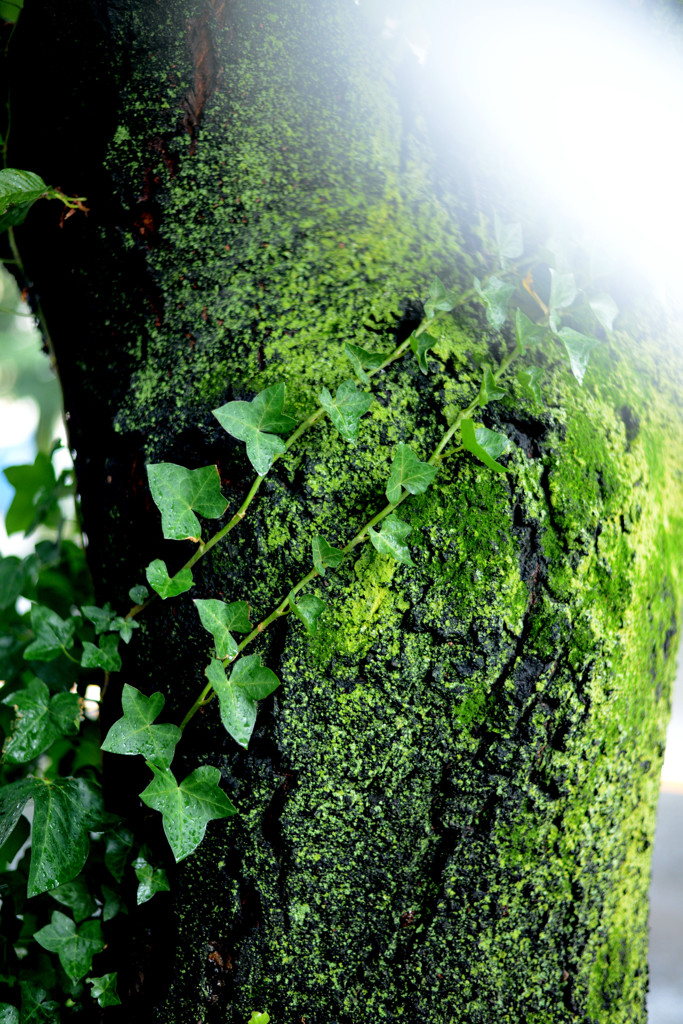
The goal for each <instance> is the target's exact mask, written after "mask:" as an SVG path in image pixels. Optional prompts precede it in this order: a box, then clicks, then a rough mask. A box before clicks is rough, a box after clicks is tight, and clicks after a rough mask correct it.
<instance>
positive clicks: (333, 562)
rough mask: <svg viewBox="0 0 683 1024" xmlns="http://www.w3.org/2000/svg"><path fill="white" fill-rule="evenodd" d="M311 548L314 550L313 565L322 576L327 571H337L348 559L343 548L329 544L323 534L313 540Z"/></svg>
mask: <svg viewBox="0 0 683 1024" xmlns="http://www.w3.org/2000/svg"><path fill="white" fill-rule="evenodd" d="M311 547H312V548H313V565H314V566H315V568H316V569H317V570H318V572H319V573H320V575H321V576H324V575H325V569H336V568H337V566H338V565H341V563H342V562H343V561H344V558H345V557H346V556H345V555H344V552H343V551H342V550H341V548H335V546H334V545H333V544H328V542H327V541H326V540H325V538H324V537H323V536H322V535H321V534H318V535H317V536H316V537H314V538H313V540H312V541H311Z"/></svg>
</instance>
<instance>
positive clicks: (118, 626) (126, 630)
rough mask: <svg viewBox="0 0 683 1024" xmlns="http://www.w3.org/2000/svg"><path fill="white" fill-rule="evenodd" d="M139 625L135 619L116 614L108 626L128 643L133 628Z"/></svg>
mask: <svg viewBox="0 0 683 1024" xmlns="http://www.w3.org/2000/svg"><path fill="white" fill-rule="evenodd" d="M145 589H146V588H145ZM139 626H140V623H139V622H136V621H135V619H126V618H124V617H123V616H122V615H117V616H116V618H114V619H112V620H111V624H110V626H109V628H110V629H113V630H116V632H117V633H118V634H119V636H120V637H121V639H122V640H123V642H124V644H129V643H130V641H131V637H132V636H133V630H134V629H138V627H139Z"/></svg>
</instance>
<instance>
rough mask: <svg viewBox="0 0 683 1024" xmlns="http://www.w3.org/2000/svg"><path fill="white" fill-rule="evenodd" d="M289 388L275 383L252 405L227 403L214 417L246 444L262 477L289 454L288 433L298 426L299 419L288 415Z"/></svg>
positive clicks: (250, 459) (253, 463)
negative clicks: (286, 392)
mask: <svg viewBox="0 0 683 1024" xmlns="http://www.w3.org/2000/svg"><path fill="white" fill-rule="evenodd" d="M284 405H285V385H284V384H273V385H272V387H269V388H266V389H265V390H264V391H261V392H260V393H259V394H258V395H256V397H255V398H253V399H252V400H251V402H227V403H226V404H225V405H222V406H221V407H220V409H214V410H213V414H214V416H215V417H216V419H217V420H218V422H219V423H220V425H221V426H222V427H223V429H224V430H227V432H228V433H229V434H231V435H232V436H233V437H236V438H237V440H238V441H246V445H247V458H248V459H249V461H250V462H251V464H252V466H253V467H254V469H255V470H256V472H257V473H258V475H259V476H265V475H266V473H267V472H268V470H269V469H270V467H271V466H272V464H273V462H274V461H275V459H276V458H277V457H278V456H279V455H283V454H284V452H285V451H286V448H285V444H284V441H282V440H281V439H280V438H279V437H275V436H274V435H275V434H284V433H287V431H289V430H292V428H293V427H295V426H296V420H295V419H294V418H293V417H292V416H289V415H287V414H286V413H285V412H284Z"/></svg>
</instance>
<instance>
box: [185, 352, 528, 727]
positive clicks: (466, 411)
mask: <svg viewBox="0 0 683 1024" xmlns="http://www.w3.org/2000/svg"><path fill="white" fill-rule="evenodd" d="M408 344H409V341H407V342H404V343H403V345H402V346H399V348H403V349H404V351H405V347H406V346H407V345H408ZM397 353H398V349H397V350H396V353H393V356H392V361H393V359H394V358H399V355H397ZM401 354H402V353H401ZM518 355H519V349H518V348H514V349H512V350H511V351H510V352H508V353H507V354H506V355H505V357H504V358H503V359H502V360H501V363H500V366H499V367H498V369H497V370H496V371H495V372H494V374H493V377H494V379H495V381H496V383H497V382H498V381H499V380H500V378H501V377H502V376H503V375H504V373H505V372H506V371H507V369H508V367H509V366H510V364H511V363H512V362H514V360H515V359H516V358H517V357H518ZM378 369H379V368H378ZM478 405H479V396H477V397H476V398H474V399H472V401H471V402H470V404H469V405H467V406H465V407H464V408H463V409H459V410H458V413H457V415H456V417H455V419H454V420H453V422H452V423H451V425H450V426H449V428H448V430H447V431H446V432H445V434H444V435H443V437H442V438H441V440H440V441H439V443H438V445H437V446H436V448H435V449H434V451H433V452H432V454H431V455H430V457H429V459H428V460H427V462H428V464H429V465H430V466H438V464H439V462H440V461H441V457H442V453H443V451H444V449H445V447H446V445H447V444H448V442H449V441H450V440H451V438H452V437H453V435H454V434H455V432H456V430H457V429H458V428H459V426H460V424H461V423H462V421H463V420H465V419H469V418H471V417H472V415H473V413H474V412H475V410H476V409H477V407H478ZM315 415H316V416H317V415H318V413H316V414H315ZM311 418H312V417H311ZM302 426H303V424H302ZM260 479H263V478H262V477H261V478H260ZM252 489H253V488H252ZM409 496H410V494H409V492H408V491H406V490H404V491H402V493H401V495H400V497H399V499H398V501H396V502H393V503H392V502H389V503H388V504H387V505H385V506H384V508H383V509H381V511H379V512H377V513H376V514H375V515H374V516H373V517H372V519H369V520H368V522H367V523H365V525H364V526H363V527H361V529H360V530H359V531H358V533H357V534H356V535H355V537H352V539H351V540H350V541H349V542H348V544H346V546H345V547H343V548H342V549H341V550H342V552H343V554H344V559H346V557H347V556H348V555H349V554H350V553H351V552H352V551H353V549H354V548H356V547H358V545H359V544H362V543H363V542H364V541H365V540H367V537H368V531H369V530H370V529H372V527H374V526H376V525H377V524H378V523H380V522H381V521H382V520H383V519H386V517H387V516H388V515H391V513H392V512H394V511H395V510H396V509H397V508H398V506H399V505H401V504H402V503H403V502H404V501H405V500H406V498H408V497H409ZM237 515H239V513H237ZM224 529H225V528H224ZM221 532H222V531H221ZM226 532H227V531H226ZM218 538H219V535H217V536H216V539H218ZM216 539H215V540H216ZM215 540H214V543H215ZM339 564H340V565H341V561H340V563H339ZM319 575H320V573H319V572H318V570H317V569H315V568H313V569H311V570H310V572H308V573H306V575H305V576H303V577H302V579H300V580H299V582H298V583H297V584H296V585H295V586H293V587H292V589H291V590H289V591H288V593H287V594H286V595H285V597H283V598H282V600H281V601H280V603H279V604H278V605H277V606H276V607H275V608H274V609H273V611H272V612H270V614H269V615H267V616H266V617H265V618H264V619H262V620H261V622H259V623H258V625H257V626H255V627H254V629H253V630H252V631H251V633H249V634H248V636H246V637H245V638H244V640H242V642H241V643H240V644H239V645H238V647H237V654H236V655H235V657H234V658H225V659H223V661H224V664H225V665H229V664H230V663H231V662H232V661H235V659H236V658H237V657H239V655H240V654H241V653H242V651H243V650H244V648H245V647H248V646H249V644H251V643H252V642H253V641H254V640H256V639H257V637H259V636H261V634H262V633H264V632H265V630H266V629H268V627H269V626H271V625H272V624H273V622H275V621H277V619H281V618H283V617H284V616H285V615H289V614H290V612H291V610H292V603H293V601H294V598H295V597H296V595H297V594H298V593H299V592H300V591H301V590H303V588H304V587H305V586H306V585H307V584H308V583H311V582H312V580H314V579H315V578H316V576H319ZM214 696H215V691H214V689H213V686H212V684H211V683H207V684H206V686H205V687H204V688H203V689H202V691H201V693H200V694H199V696H198V697H197V699H196V700H195V702H194V704H193V705H192V707H191V708H190V709H189V711H188V712H187V714H186V715H185V717H184V718H183V720H182V722H181V723H180V729H181V731H182V730H183V729H184V728H185V726H186V725H187V724H188V722H190V721H191V719H192V718H193V717H194V716H195V714H196V713H197V711H199V709H200V708H202V707H204V706H205V705H206V704H208V703H209V702H210V701H211V700H212V699H213V697H214Z"/></svg>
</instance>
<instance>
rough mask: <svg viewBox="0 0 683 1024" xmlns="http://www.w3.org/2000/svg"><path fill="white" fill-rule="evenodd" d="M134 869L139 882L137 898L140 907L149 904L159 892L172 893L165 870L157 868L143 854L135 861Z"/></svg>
mask: <svg viewBox="0 0 683 1024" xmlns="http://www.w3.org/2000/svg"><path fill="white" fill-rule="evenodd" d="M133 868H134V870H135V877H136V878H137V880H138V891H137V896H136V902H137V905H138V906H140V904H141V903H147V901H148V900H151V898H152V896H156V894H157V893H158V892H170V889H171V886H170V885H169V881H168V875H167V874H166V872H165V871H164V869H163V868H159V867H155V866H154V865H153V864H151V863H150V862H149V861H148V860H147V858H146V857H144V856H143V855H142V854H140V856H139V857H136V858H135V860H134V861H133Z"/></svg>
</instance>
